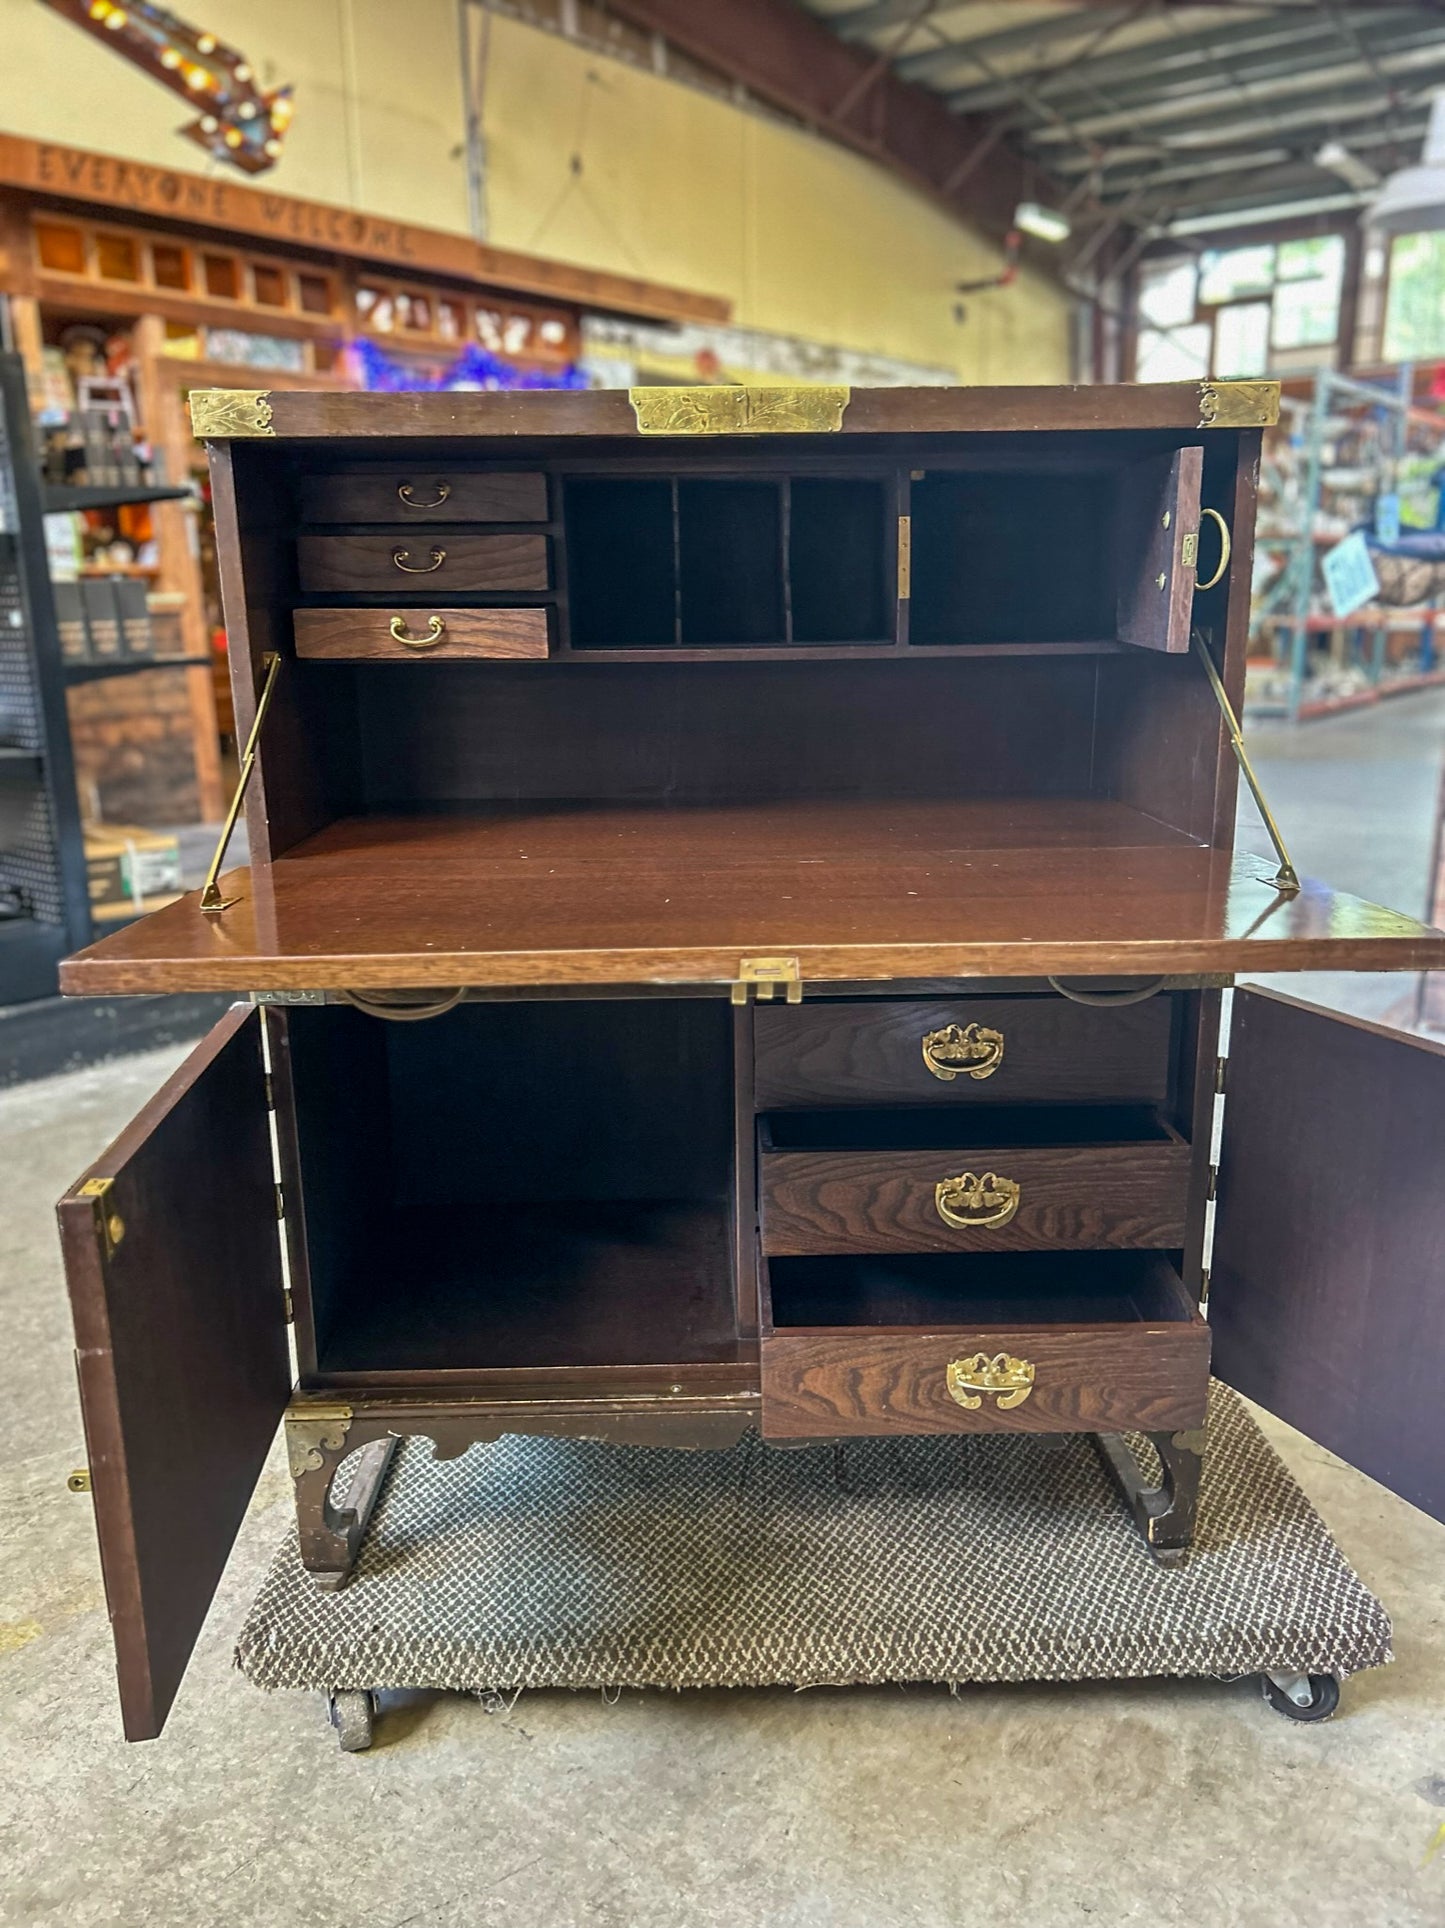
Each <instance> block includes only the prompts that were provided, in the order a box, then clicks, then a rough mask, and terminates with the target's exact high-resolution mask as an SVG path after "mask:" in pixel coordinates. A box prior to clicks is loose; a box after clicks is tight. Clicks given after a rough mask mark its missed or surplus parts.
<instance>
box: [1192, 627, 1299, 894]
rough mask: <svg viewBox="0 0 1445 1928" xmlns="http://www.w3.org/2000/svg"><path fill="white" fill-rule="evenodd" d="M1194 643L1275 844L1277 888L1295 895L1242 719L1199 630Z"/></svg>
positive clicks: (1294, 879)
mask: <svg viewBox="0 0 1445 1928" xmlns="http://www.w3.org/2000/svg"><path fill="white" fill-rule="evenodd" d="M1193 642H1194V648H1195V650H1196V652H1197V654H1198V656H1199V660H1200V662H1201V663H1203V665H1204V668H1205V671H1206V672H1207V674H1208V676H1209V686H1210V688H1211V689H1212V690H1213V691H1214V700H1215V702H1216V703H1218V705H1219V713H1220V715H1221V716H1222V717H1223V718H1224V721H1225V725H1226V727H1227V728H1228V730H1229V741H1230V746H1231V747H1232V749H1233V751H1234V757H1235V761H1236V762H1237V763H1238V765H1239V767H1240V769H1241V770H1242V771H1243V773H1244V780H1245V782H1246V783H1247V784H1248V785H1249V791H1250V795H1251V796H1252V797H1253V798H1254V801H1255V804H1256V807H1257V808H1258V810H1259V814H1260V816H1261V817H1262V818H1263V819H1264V827H1265V829H1266V830H1267V831H1268V832H1269V840H1270V842H1271V843H1272V844H1273V845H1274V854H1275V856H1276V857H1278V858H1279V869H1278V870H1277V871H1276V872H1275V877H1274V887H1275V889H1276V890H1277V891H1279V892H1280V893H1281V895H1282V896H1286V897H1293V896H1296V895H1297V894H1298V892H1299V887H1300V881H1299V872H1298V871H1297V870H1296V869H1295V867H1294V865H1293V863H1291V861H1290V854H1289V851H1288V850H1287V849H1286V848H1285V841H1284V838H1283V837H1282V836H1281V835H1280V831H1279V825H1278V824H1277V823H1276V822H1275V820H1274V812H1273V811H1272V810H1271V809H1270V807H1269V805H1268V803H1266V802H1265V796H1264V792H1263V790H1261V789H1260V787H1259V778H1258V777H1257V776H1256V775H1255V774H1254V766H1253V765H1252V764H1251V762H1250V760H1249V755H1248V753H1247V751H1246V750H1245V747H1244V732H1243V731H1242V730H1241V729H1240V727H1239V718H1238V717H1237V716H1236V715H1235V714H1234V705H1233V704H1232V703H1231V702H1230V700H1229V697H1228V695H1227V694H1226V692H1225V688H1224V684H1223V683H1222V682H1221V681H1220V677H1219V671H1218V670H1217V669H1216V668H1215V667H1214V658H1213V657H1212V656H1211V655H1210V653H1209V647H1208V645H1207V644H1206V642H1205V640H1204V638H1203V637H1202V636H1201V635H1200V633H1199V631H1198V630H1197V629H1196V630H1195V632H1194V637H1193Z"/></svg>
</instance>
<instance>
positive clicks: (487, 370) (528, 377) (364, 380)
mask: <svg viewBox="0 0 1445 1928" xmlns="http://www.w3.org/2000/svg"><path fill="white" fill-rule="evenodd" d="M347 352H348V354H349V355H350V356H351V358H352V366H353V368H354V369H355V372H356V375H357V377H358V379H359V381H360V384H361V386H362V387H363V388H364V389H367V390H369V391H372V392H377V391H380V392H383V393H387V394H405V393H417V392H420V391H425V390H446V389H479V388H482V389H512V388H587V387H589V386H590V383H589V382H588V380H587V377H586V375H584V374H583V372H582V370H581V369H580V368H578V367H577V365H576V363H575V362H569V363H568V364H567V366H566V367H565V368H560V369H558V370H557V372H556V373H555V374H553V373H552V372H550V371H549V370H543V369H528V368H518V367H517V366H516V365H515V364H514V363H512V362H508V361H503V359H502V358H501V356H500V355H493V354H491V353H489V352H488V350H487V349H485V348H481V347H478V346H477V345H476V344H475V343H474V342H468V343H467V344H466V346H465V347H464V348H463V349H462V351H461V353H460V354H459V355H458V356H457V358H456V360H455V361H454V362H452V363H450V364H449V365H448V366H447V367H445V368H443V369H441V370H440V371H429V370H427V369H426V368H419V367H418V366H417V365H416V364H415V363H413V362H410V361H403V360H402V359H400V358H399V357H397V356H395V355H388V354H387V352H386V350H385V349H384V348H383V347H381V345H380V344H379V343H378V342H374V341H367V340H365V339H362V340H358V341H354V342H352V343H351V345H350V347H349V348H348V350H347Z"/></svg>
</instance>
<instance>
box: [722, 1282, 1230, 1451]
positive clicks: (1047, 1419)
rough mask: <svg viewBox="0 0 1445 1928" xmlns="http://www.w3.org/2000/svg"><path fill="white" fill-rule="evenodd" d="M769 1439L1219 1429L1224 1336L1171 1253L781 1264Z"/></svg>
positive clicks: (765, 1334) (769, 1374) (768, 1343)
mask: <svg viewBox="0 0 1445 1928" xmlns="http://www.w3.org/2000/svg"><path fill="white" fill-rule="evenodd" d="M759 1349H760V1355H761V1368H762V1431H763V1436H764V1437H765V1438H770V1439H810V1438H814V1439H826V1438H839V1437H850V1436H855V1435H862V1434H874V1433H1010V1432H1035V1433H1048V1432H1127V1431H1135V1430H1137V1431H1141V1432H1172V1431H1182V1430H1187V1429H1190V1428H1193V1427H1196V1426H1201V1425H1203V1423H1204V1419H1205V1413H1206V1406H1207V1402H1208V1395H1209V1328H1208V1326H1207V1325H1206V1324H1205V1323H1204V1321H1203V1319H1202V1318H1201V1317H1200V1316H1199V1312H1198V1309H1197V1308H1196V1307H1195V1306H1194V1304H1193V1303H1192V1301H1191V1300H1190V1299H1189V1297H1188V1294H1187V1293H1186V1292H1185V1290H1184V1286H1183V1283H1182V1281H1181V1280H1180V1278H1179V1276H1178V1274H1177V1273H1176V1272H1175V1270H1174V1268H1173V1266H1172V1265H1171V1264H1170V1262H1169V1260H1168V1259H1167V1258H1166V1257H1165V1256H1164V1255H1163V1254H1161V1253H1153V1252H1131V1253H1119V1254H1104V1253H1075V1254H1069V1253H1040V1254H1030V1255H1026V1256H1020V1257H1009V1258H982V1259H979V1258H971V1259H945V1258H922V1257H911V1258H903V1259H880V1258H851V1259H846V1260H839V1259H816V1258H815V1259H774V1260H772V1261H771V1262H765V1263H764V1266H763V1273H762V1337H761V1340H760V1348H759Z"/></svg>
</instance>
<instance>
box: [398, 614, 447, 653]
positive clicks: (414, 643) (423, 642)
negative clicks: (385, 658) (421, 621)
mask: <svg viewBox="0 0 1445 1928" xmlns="http://www.w3.org/2000/svg"><path fill="white" fill-rule="evenodd" d="M446 628H447V625H446V619H445V618H444V617H442V616H428V617H427V619H426V634H425V636H408V635H407V633H406V617H405V616H393V617H392V619H391V633H392V635H393V637H394V638H395V639H396V641H397V642H399V643H405V644H406V646H407V648H408V649H435V648H436V646H437V644H438V643H439V642H440V641H441V639H442V637H443V636H444V635H445V634H446Z"/></svg>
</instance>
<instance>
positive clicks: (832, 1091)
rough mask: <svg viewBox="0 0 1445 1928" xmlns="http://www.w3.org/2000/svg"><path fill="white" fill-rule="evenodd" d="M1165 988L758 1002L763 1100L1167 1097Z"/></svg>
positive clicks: (764, 1105) (757, 1055) (766, 1103)
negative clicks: (1122, 1001) (1121, 993)
mask: <svg viewBox="0 0 1445 1928" xmlns="http://www.w3.org/2000/svg"><path fill="white" fill-rule="evenodd" d="M1172 1003H1173V1000H1172V999H1171V998H1169V997H1166V996H1161V997H1154V998H1149V999H1147V1000H1146V1001H1145V1002H1144V1003H1142V1004H1130V1005H1123V1006H1119V1007H1116V1008H1114V1009H1112V1010H1099V1009H1095V1008H1094V1007H1092V1006H1090V1005H1086V1004H1073V1003H1070V1001H1069V1000H1068V999H1067V998H1062V997H1044V996H1039V997H1017V998H944V999H907V1000H897V1001H894V1000H889V999H882V998H880V999H876V1000H868V1001H860V1002H856V1003H853V1002H844V1001H841V1000H840V1001H839V1002H837V1003H833V1002H831V1001H828V1000H819V1001H818V1002H817V1003H807V1004H780V1005H776V1006H774V1005H760V1006H759V1007H758V1010H757V1012H756V1015H755V1020H754V1021H755V1025H756V1029H755V1032H754V1047H753V1048H754V1062H755V1066H756V1078H757V1103H758V1107H759V1109H760V1110H766V1109H769V1108H772V1107H783V1106H791V1105H846V1104H874V1105H877V1104H962V1103H969V1102H972V1101H975V1100H986V1101H997V1102H1000V1103H1007V1102H1009V1101H1010V1100H1018V1101H1032V1102H1037V1101H1041V1100H1044V1101H1049V1102H1052V1103H1055V1104H1064V1103H1069V1102H1084V1101H1089V1100H1092V1101H1095V1102H1109V1101H1118V1102H1121V1103H1150V1104H1157V1103H1161V1102H1163V1100H1164V1097H1165V1093H1166V1090H1167V1086H1168V1078H1169V1057H1170V1029H1171V1016H1172V1012H1171V1006H1172Z"/></svg>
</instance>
